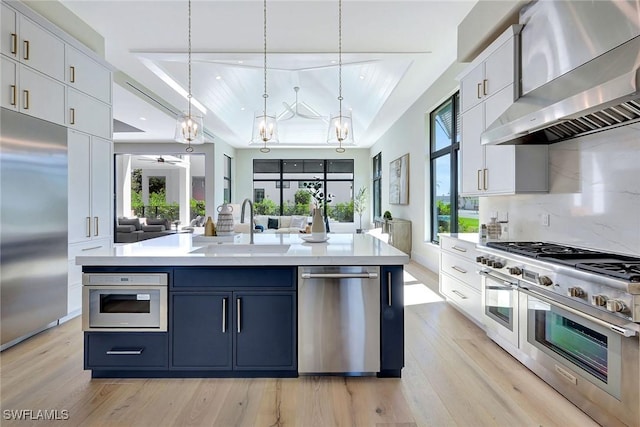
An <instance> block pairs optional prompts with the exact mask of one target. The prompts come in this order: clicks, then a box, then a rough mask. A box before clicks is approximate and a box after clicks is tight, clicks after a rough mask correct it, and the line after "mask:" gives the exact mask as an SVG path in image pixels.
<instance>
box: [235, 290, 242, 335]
mask: <svg viewBox="0 0 640 427" xmlns="http://www.w3.org/2000/svg"><path fill="white" fill-rule="evenodd" d="M240 304H241V303H240V298H236V323H237V326H238V333H240V329H241V328H240V317H241V316H240V310H241V306H240Z"/></svg>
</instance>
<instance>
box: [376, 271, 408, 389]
mask: <svg viewBox="0 0 640 427" xmlns="http://www.w3.org/2000/svg"><path fill="white" fill-rule="evenodd" d="M381 272H382V273H381V276H382V277H381V281H380V297H381V298H380V308H381V312H380V322H381V324H380V372H379V373H378V377H395V378H400V376H401V370H402V368H403V367H404V289H403V288H404V277H403V276H404V269H403V267H402V266H401V265H397V266H396V265H389V266H382V267H381Z"/></svg>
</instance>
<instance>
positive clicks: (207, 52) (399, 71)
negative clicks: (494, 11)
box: [62, 0, 477, 148]
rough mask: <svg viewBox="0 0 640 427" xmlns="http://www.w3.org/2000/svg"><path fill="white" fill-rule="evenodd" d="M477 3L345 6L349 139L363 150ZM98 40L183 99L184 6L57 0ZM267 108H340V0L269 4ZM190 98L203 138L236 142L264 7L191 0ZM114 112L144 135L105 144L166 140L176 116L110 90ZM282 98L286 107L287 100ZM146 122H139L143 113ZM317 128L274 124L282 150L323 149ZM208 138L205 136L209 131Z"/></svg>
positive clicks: (257, 72) (144, 77) (121, 61)
mask: <svg viewBox="0 0 640 427" xmlns="http://www.w3.org/2000/svg"><path fill="white" fill-rule="evenodd" d="M476 1H477V0H469V1H467V0H453V1H452V0H440V1H438V0H424V1H420V0H414V1H360V0H344V1H343V20H342V32H343V36H342V38H343V47H342V49H343V70H342V80H343V81H342V93H343V97H344V101H343V110H346V109H352V111H353V122H354V123H353V132H354V136H355V142H356V145H358V146H360V147H369V146H371V145H372V144H373V143H375V142H376V140H377V139H378V138H379V137H380V136H381V135H382V134H383V133H384V132H385V131H386V130H387V129H388V128H389V127H390V126H391V125H392V124H393V123H394V122H395V121H396V120H397V119H398V118H399V117H400V116H401V115H402V114H403V113H404V112H405V111H406V110H407V109H408V108H409V107H410V106H411V104H412V103H413V102H414V101H415V100H416V99H417V98H418V97H419V96H420V95H421V94H422V93H423V92H424V91H425V90H426V89H427V88H428V87H429V86H430V85H431V83H432V82H433V81H434V80H435V79H436V78H437V77H438V76H439V75H440V74H441V73H442V72H443V71H444V70H445V69H446V68H447V67H448V66H449V65H450V64H451V63H452V62H453V61H455V59H456V46H457V26H458V24H459V22H460V21H461V20H462V19H463V18H464V16H465V15H466V14H467V13H468V12H469V10H470V9H471V8H472V7H473V6H474V5H475V3H476ZM62 3H63V4H64V5H65V6H66V7H67V8H69V9H70V10H71V11H72V12H74V13H75V14H76V15H78V16H79V17H80V18H81V19H83V20H84V21H85V22H87V23H88V24H89V25H90V26H91V27H93V28H94V29H95V30H96V31H97V32H98V33H100V34H101V35H102V36H103V37H104V39H105V52H106V59H107V61H109V62H110V63H111V64H112V65H113V66H114V67H115V68H117V69H119V70H121V71H123V72H124V73H126V74H127V75H129V76H131V77H132V78H133V79H135V80H137V81H138V82H140V83H141V84H142V85H144V86H146V88H148V89H149V90H151V91H152V92H154V93H155V94H156V95H157V96H159V97H160V98H162V100H163V101H166V102H167V103H168V104H169V106H170V108H171V109H172V110H174V111H176V112H177V111H179V110H185V109H186V107H187V101H186V99H185V98H184V97H183V96H181V95H180V94H178V92H176V91H175V90H174V89H172V88H171V87H170V86H169V84H167V83H166V81H165V80H166V79H165V80H163V79H162V78H161V77H160V76H163V75H164V76H168V77H169V78H170V79H171V80H174V81H176V82H178V84H179V85H180V86H181V87H182V88H183V90H184V91H185V92H186V90H187V86H188V85H187V81H188V79H187V76H188V72H187V55H186V51H187V1H186V0H181V1H172V0H168V1H157V0H155V1H154V0H138V1H129V0H123V1H113V0H92V1H86V0H81V1H78V0H62ZM267 8H268V22H267V44H268V54H267V64H268V81H267V85H268V87H267V92H268V94H269V98H268V105H267V112H268V113H276V114H277V115H278V116H280V117H282V118H286V117H289V116H290V115H291V114H289V113H288V112H287V111H288V110H287V107H289V108H291V109H294V110H295V105H294V104H295V100H296V99H295V96H296V94H295V92H294V89H293V88H294V87H299V88H300V90H299V92H298V112H299V113H302V114H306V115H315V114H319V115H322V116H329V114H330V113H331V112H335V111H337V109H338V101H337V96H338V67H337V64H336V62H337V59H338V55H337V50H338V2H337V1H335V0H332V1H329V0H319V1H305V0H301V1H279V0H269V2H268V4H267ZM192 46H193V47H192V51H193V55H192V57H193V59H192V93H193V95H194V98H195V99H196V100H197V101H199V102H201V103H202V104H204V106H205V110H206V114H205V116H204V117H205V118H204V120H205V127H206V129H207V130H208V133H209V134H212V135H215V137H218V138H222V139H223V140H225V141H226V142H227V143H229V144H231V145H233V146H235V147H238V148H246V147H248V146H249V141H250V139H251V128H252V120H253V115H254V113H255V112H256V111H262V107H263V98H262V94H263V89H264V88H263V84H264V72H263V51H262V49H263V2H262V1H255V0H235V1H218V0H193V1H192ZM113 98H114V99H113V102H114V106H113V112H114V118H116V119H118V120H120V121H123V122H125V123H127V124H129V125H131V126H134V127H136V128H139V129H142V130H144V132H130V133H116V134H114V139H115V140H116V141H120V142H127V141H135V142H139V141H153V142H159V141H160V142H162V141H171V142H173V133H174V117H171V115H170V114H167V113H166V112H163V111H161V110H159V109H156V108H155V107H154V106H152V105H151V104H150V103H147V102H145V101H143V100H142V98H141V97H140V96H139V94H138V95H136V94H133V93H132V91H131V90H130V89H124V88H122V87H120V86H118V85H114V97H113ZM285 104H286V105H285ZM141 117H142V118H144V119H145V120H143V119H141ZM325 127H326V123H325V122H323V121H322V120H314V119H306V118H302V117H299V116H296V117H294V118H291V119H290V120H285V121H282V122H280V124H279V132H280V139H281V143H280V145H281V146H288V147H321V146H326V145H325V142H324V141H325V139H326V131H325ZM209 139H210V138H209Z"/></svg>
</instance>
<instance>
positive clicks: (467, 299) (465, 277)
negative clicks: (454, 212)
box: [439, 235, 482, 327]
mask: <svg viewBox="0 0 640 427" xmlns="http://www.w3.org/2000/svg"><path fill="white" fill-rule="evenodd" d="M477 256H479V252H478V251H477V250H476V247H475V243H474V242H472V241H469V240H463V239H459V238H457V237H453V236H442V235H441V236H440V275H439V276H440V293H441V294H442V295H443V296H444V297H445V298H446V299H447V301H448V302H449V303H451V304H452V305H453V306H454V307H455V308H457V309H458V310H459V311H460V312H462V313H463V314H464V315H465V316H467V317H468V318H469V319H471V320H472V321H474V322H475V323H476V324H478V325H479V326H481V327H482V282H481V278H480V275H479V274H478V270H479V268H478V266H477V264H476V257H477Z"/></svg>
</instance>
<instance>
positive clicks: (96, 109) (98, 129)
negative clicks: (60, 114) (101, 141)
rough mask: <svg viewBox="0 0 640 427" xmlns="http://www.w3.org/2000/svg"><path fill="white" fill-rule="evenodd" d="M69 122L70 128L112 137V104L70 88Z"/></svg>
mask: <svg viewBox="0 0 640 427" xmlns="http://www.w3.org/2000/svg"><path fill="white" fill-rule="evenodd" d="M67 104H68V107H69V108H68V114H69V117H68V119H67V120H68V124H69V127H70V128H73V129H77V130H80V131H83V132H87V133H90V134H92V135H97V136H100V137H102V138H111V106H110V105H108V104H105V103H103V102H100V101H98V100H96V99H95V98H92V97H90V96H88V95H85V94H84V93H82V92H78V91H77V90H74V89H71V88H68V89H67Z"/></svg>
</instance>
